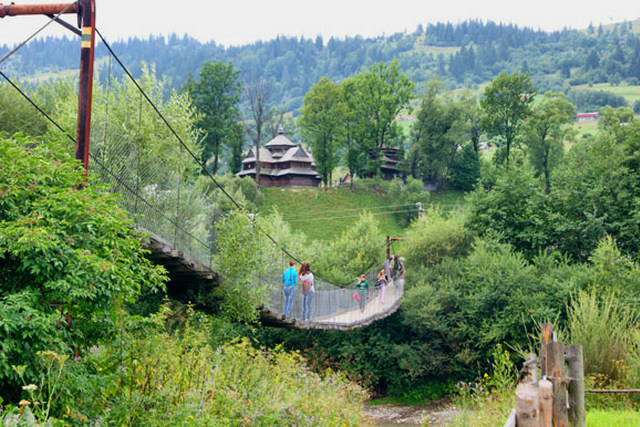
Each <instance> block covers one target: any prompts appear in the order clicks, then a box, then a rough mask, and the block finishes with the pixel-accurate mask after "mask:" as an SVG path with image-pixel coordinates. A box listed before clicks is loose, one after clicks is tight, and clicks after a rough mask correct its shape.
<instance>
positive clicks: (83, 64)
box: [0, 0, 96, 175]
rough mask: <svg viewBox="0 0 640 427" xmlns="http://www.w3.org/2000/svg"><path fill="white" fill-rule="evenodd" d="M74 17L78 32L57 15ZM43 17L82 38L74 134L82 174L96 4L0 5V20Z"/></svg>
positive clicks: (88, 127)
mask: <svg viewBox="0 0 640 427" xmlns="http://www.w3.org/2000/svg"><path fill="white" fill-rule="evenodd" d="M71 13H74V14H77V15H78V28H80V29H81V30H78V29H77V28H76V27H74V26H73V25H71V24H69V23H68V22H66V21H63V20H62V19H60V17H59V16H57V15H62V14H71ZM21 15H45V16H48V17H49V18H51V19H53V20H54V21H56V22H57V23H58V24H60V25H62V26H63V27H65V28H66V29H68V30H70V31H71V32H73V33H74V34H76V35H78V36H80V37H82V42H81V44H80V82H79V92H78V127H77V131H76V159H78V160H81V161H82V164H83V166H84V171H85V175H86V174H87V172H88V170H89V139H90V137H91V94H92V91H93V57H94V51H95V30H96V2H95V0H78V1H76V2H74V3H55V4H53V3H52V4H31V5H26V4H25V5H18V4H13V3H11V4H8V5H3V4H0V18H4V17H5V16H21Z"/></svg>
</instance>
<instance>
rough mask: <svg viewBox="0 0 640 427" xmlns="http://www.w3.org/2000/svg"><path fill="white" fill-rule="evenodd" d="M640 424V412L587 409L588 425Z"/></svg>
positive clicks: (593, 426) (609, 426) (607, 426)
mask: <svg viewBox="0 0 640 427" xmlns="http://www.w3.org/2000/svg"><path fill="white" fill-rule="evenodd" d="M630 426H640V412H636V411H614V410H601V409H598V410H590V411H587V427H630Z"/></svg>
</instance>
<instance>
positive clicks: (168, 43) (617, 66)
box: [0, 20, 640, 113]
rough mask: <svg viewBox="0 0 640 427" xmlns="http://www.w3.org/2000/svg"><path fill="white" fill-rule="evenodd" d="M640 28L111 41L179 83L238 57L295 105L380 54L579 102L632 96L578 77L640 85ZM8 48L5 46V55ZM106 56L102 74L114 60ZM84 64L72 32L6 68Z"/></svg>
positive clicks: (473, 25) (590, 105)
mask: <svg viewBox="0 0 640 427" xmlns="http://www.w3.org/2000/svg"><path fill="white" fill-rule="evenodd" d="M639 29H640V21H639V20H636V21H631V22H624V23H618V24H612V25H607V26H602V27H598V28H593V27H592V26H590V27H589V28H587V29H585V30H569V29H564V30H561V31H555V32H544V31H540V30H533V29H531V28H521V27H518V26H515V25H504V24H496V23H494V22H482V21H467V22H462V23H459V24H451V23H439V24H429V25H427V26H425V27H423V26H418V28H416V30H415V31H413V32H404V33H396V34H392V35H389V36H380V37H373V38H363V37H360V36H356V37H346V38H344V39H337V38H331V39H329V40H323V39H322V37H317V38H316V39H306V38H297V37H278V38H276V39H273V40H270V41H264V42H263V41H260V42H256V43H252V44H248V45H245V46H240V47H230V48H224V47H222V46H219V45H217V44H216V43H215V42H210V43H201V42H199V41H197V40H195V39H193V38H190V37H188V36H182V37H179V36H177V35H172V36H169V37H149V38H147V39H138V38H133V39H129V40H126V41H118V42H114V43H113V48H114V50H115V51H116V52H117V53H118V55H119V56H120V57H121V58H122V59H123V60H124V62H125V63H126V64H128V65H129V67H130V68H131V69H132V70H133V71H134V73H139V72H140V69H141V63H142V62H143V61H144V62H147V63H153V64H155V66H156V70H157V72H158V74H159V75H161V76H163V77H164V78H165V80H166V82H167V87H169V88H180V87H181V86H182V85H183V84H184V82H185V80H186V79H187V78H188V77H189V76H196V75H197V74H198V71H199V68H200V65H201V64H202V63H203V62H204V61H206V60H211V61H217V60H220V61H224V62H229V61H230V62H233V64H234V65H235V66H236V67H237V68H239V69H240V71H241V78H243V79H245V80H248V79H249V77H250V76H251V74H252V73H255V74H256V75H257V76H264V77H265V78H267V79H269V80H271V81H272V82H273V91H272V93H273V97H272V102H273V103H274V104H276V105H278V106H279V107H283V108H285V109H286V110H287V111H292V112H294V113H295V112H296V111H297V110H298V109H299V108H300V107H301V105H302V100H303V97H304V95H305V93H306V92H307V91H308V90H309V88H310V87H311V85H312V84H313V83H315V82H317V81H318V80H319V78H320V77H322V76H328V77H329V78H331V79H333V80H336V81H340V80H342V79H344V78H346V77H348V76H351V75H353V74H354V73H357V72H359V71H362V70H364V69H366V68H367V67H368V66H370V65H371V64H373V63H376V62H387V61H391V60H394V59H397V60H399V62H400V65H401V66H402V68H403V70H404V71H405V73H406V74H407V75H408V76H409V77H410V78H411V79H412V80H413V81H415V82H416V83H417V85H418V87H420V83H423V82H425V81H427V80H428V79H429V78H431V77H432V76H434V75H439V76H441V77H442V78H443V79H444V80H445V81H446V82H447V83H448V84H449V86H450V87H451V88H458V87H471V88H477V87H478V85H480V84H482V83H483V82H487V81H489V80H491V79H492V78H493V77H495V76H496V75H497V74H498V73H500V72H501V71H508V72H512V71H528V72H529V73H530V74H531V78H532V81H533V83H534V85H535V86H536V88H537V89H538V90H539V91H540V92H544V91H547V90H555V91H560V90H561V91H565V92H566V93H569V94H570V97H571V96H572V98H571V99H572V100H573V101H574V102H576V103H578V104H580V103H582V104H583V105H578V108H579V109H594V108H598V107H599V105H600V104H599V103H602V102H607V103H613V104H616V103H617V102H618V101H619V102H620V103H621V105H624V103H625V102H626V101H625V100H624V98H621V100H620V99H618V100H617V101H616V100H615V99H613V98H611V97H610V96H609V95H606V96H605V95H597V96H596V95H589V94H587V95H585V94H583V93H582V92H584V90H583V89H577V88H576V86H580V85H594V84H598V83H610V84H613V85H618V84H620V83H621V82H625V81H626V82H627V83H628V84H630V85H638V84H640V33H638V31H639ZM105 36H106V37H108V36H109V35H108V34H106V35H105ZM7 49H9V47H8V46H1V47H0V54H1V53H2V52H5V51H7ZM105 56H106V50H105V49H104V47H103V46H100V45H98V47H97V51H96V57H97V58H98V59H99V58H104V57H105ZM99 64H100V66H99V68H100V69H101V72H100V75H101V77H102V78H103V79H105V78H106V75H107V71H106V68H107V66H108V61H104V60H103V61H101V62H99ZM77 66H78V41H77V40H69V39H66V38H64V39H54V38H46V39H41V40H34V41H32V42H30V43H29V44H28V45H27V46H25V47H24V48H22V49H21V50H20V51H18V53H17V54H15V55H14V56H13V57H12V58H11V59H10V60H9V61H7V62H6V63H4V64H3V67H4V69H5V70H7V67H8V69H9V71H12V72H15V73H16V74H17V75H19V76H20V77H21V78H23V79H25V78H29V76H31V77H33V76H43V75H55V73H52V72H56V71H60V70H69V69H75V68H77ZM114 69H115V68H114ZM572 93H573V95H571V94H572ZM611 99H613V101H612V100H611ZM614 106H616V105H614Z"/></svg>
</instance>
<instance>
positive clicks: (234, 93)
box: [188, 61, 242, 174]
mask: <svg viewBox="0 0 640 427" xmlns="http://www.w3.org/2000/svg"><path fill="white" fill-rule="evenodd" d="M239 74H240V72H239V71H238V70H236V69H235V68H234V66H233V64H231V63H229V64H225V63H223V62H215V63H211V62H210V61H206V62H205V63H204V64H202V68H200V78H199V80H198V81H197V82H192V83H191V84H188V90H189V92H190V93H191V96H192V97H193V102H194V104H195V105H196V107H197V108H198V111H199V112H200V114H201V116H200V120H199V123H198V124H199V126H200V127H201V128H202V129H204V130H205V131H206V136H205V138H204V141H203V142H204V144H203V145H204V149H203V151H202V159H203V161H204V162H208V161H209V160H210V159H211V157H212V156H213V166H212V167H211V171H212V172H213V173H214V174H215V173H216V172H217V171H218V160H219V157H220V150H221V148H222V144H223V143H226V144H228V145H229V146H230V147H231V146H233V144H234V141H232V139H233V138H234V137H235V136H236V134H235V132H236V129H235V124H236V122H237V119H238V103H239V102H240V91H241V89H242V87H241V85H240V81H239V80H238V76H239Z"/></svg>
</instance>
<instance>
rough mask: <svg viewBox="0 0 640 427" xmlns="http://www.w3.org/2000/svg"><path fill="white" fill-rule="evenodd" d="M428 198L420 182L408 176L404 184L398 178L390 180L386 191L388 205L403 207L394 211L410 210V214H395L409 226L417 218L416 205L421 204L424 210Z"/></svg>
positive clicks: (427, 193)
mask: <svg viewBox="0 0 640 427" xmlns="http://www.w3.org/2000/svg"><path fill="white" fill-rule="evenodd" d="M429 197H430V195H429V192H428V191H426V190H424V189H423V188H422V181H421V180H419V179H415V178H412V177H410V176H408V177H407V179H406V182H404V183H403V182H402V181H401V180H400V179H398V178H396V179H394V180H392V181H391V182H390V183H389V188H388V190H387V198H388V199H389V205H391V206H393V205H404V206H398V207H397V208H395V210H400V211H403V210H410V212H399V213H396V214H395V215H396V216H397V217H398V218H401V219H402V220H403V222H404V223H405V224H409V223H410V222H411V221H413V220H415V219H416V218H417V212H418V208H417V206H416V203H422V208H423V209H426V207H427V204H428V203H429Z"/></svg>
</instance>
